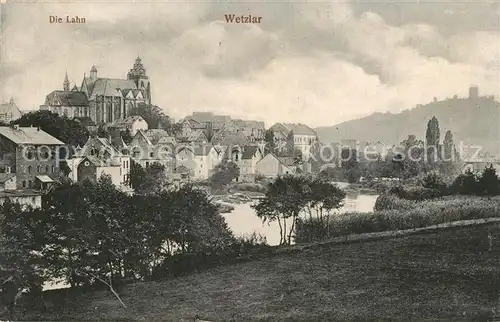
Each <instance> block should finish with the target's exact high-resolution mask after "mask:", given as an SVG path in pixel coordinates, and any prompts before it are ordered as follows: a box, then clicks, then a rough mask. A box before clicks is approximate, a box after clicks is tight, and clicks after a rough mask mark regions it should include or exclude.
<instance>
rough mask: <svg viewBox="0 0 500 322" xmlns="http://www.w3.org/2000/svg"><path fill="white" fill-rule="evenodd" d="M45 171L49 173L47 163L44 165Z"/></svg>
mask: <svg viewBox="0 0 500 322" xmlns="http://www.w3.org/2000/svg"><path fill="white" fill-rule="evenodd" d="M45 172H46V173H49V166H48V165H46V166H45Z"/></svg>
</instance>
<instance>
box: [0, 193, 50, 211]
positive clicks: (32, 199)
mask: <svg viewBox="0 0 500 322" xmlns="http://www.w3.org/2000/svg"><path fill="white" fill-rule="evenodd" d="M7 200H10V201H11V202H13V203H19V204H21V205H23V206H30V207H33V208H41V207H42V193H41V192H40V191H36V190H33V189H24V190H4V191H0V204H2V205H3V204H4V202H5V201H7Z"/></svg>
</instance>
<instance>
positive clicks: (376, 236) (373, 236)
mask: <svg viewBox="0 0 500 322" xmlns="http://www.w3.org/2000/svg"><path fill="white" fill-rule="evenodd" d="M494 222H498V223H500V218H495V217H491V218H483V219H470V220H458V221H452V222H447V223H442V224H438V225H432V226H427V227H420V228H410V229H402V230H390V231H382V232H373V233H363V234H350V235H346V236H340V237H334V238H332V239H330V240H327V241H322V242H314V243H301V244H295V245H291V246H287V247H279V248H277V249H276V250H275V253H288V252H294V251H300V250H306V249H312V248H316V247H322V246H330V245H337V244H338V245H342V244H350V243H356V242H364V241H375V240H380V239H386V238H397V237H405V236H409V235H415V234H421V233H429V232H433V231H436V230H445V229H449V228H455V227H467V226H474V225H485V224H489V223H494Z"/></svg>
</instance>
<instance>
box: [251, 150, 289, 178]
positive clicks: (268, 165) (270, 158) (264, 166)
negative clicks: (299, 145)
mask: <svg viewBox="0 0 500 322" xmlns="http://www.w3.org/2000/svg"><path fill="white" fill-rule="evenodd" d="M255 170H256V171H255V172H256V174H257V175H262V176H264V177H266V178H276V177H277V176H280V175H285V174H294V173H295V170H296V166H294V165H293V160H289V159H287V158H286V157H284V158H283V157H277V156H276V155H275V154H274V153H268V154H267V155H266V156H265V157H264V158H262V160H260V161H258V162H257V163H256V167H255Z"/></svg>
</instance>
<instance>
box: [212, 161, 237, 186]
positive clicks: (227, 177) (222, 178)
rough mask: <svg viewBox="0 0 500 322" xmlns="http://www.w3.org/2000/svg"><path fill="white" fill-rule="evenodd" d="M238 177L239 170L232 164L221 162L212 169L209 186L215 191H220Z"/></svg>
mask: <svg viewBox="0 0 500 322" xmlns="http://www.w3.org/2000/svg"><path fill="white" fill-rule="evenodd" d="M239 176H240V168H239V167H238V165H237V164H236V163H234V162H231V161H228V160H225V159H224V160H223V161H222V162H221V163H219V164H217V165H216V166H215V168H214V173H213V175H212V176H211V177H210V185H211V186H212V187H213V188H215V189H220V188H223V187H225V186H227V185H228V184H230V183H231V182H232V181H233V180H234V179H236V178H238V177H239Z"/></svg>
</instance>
